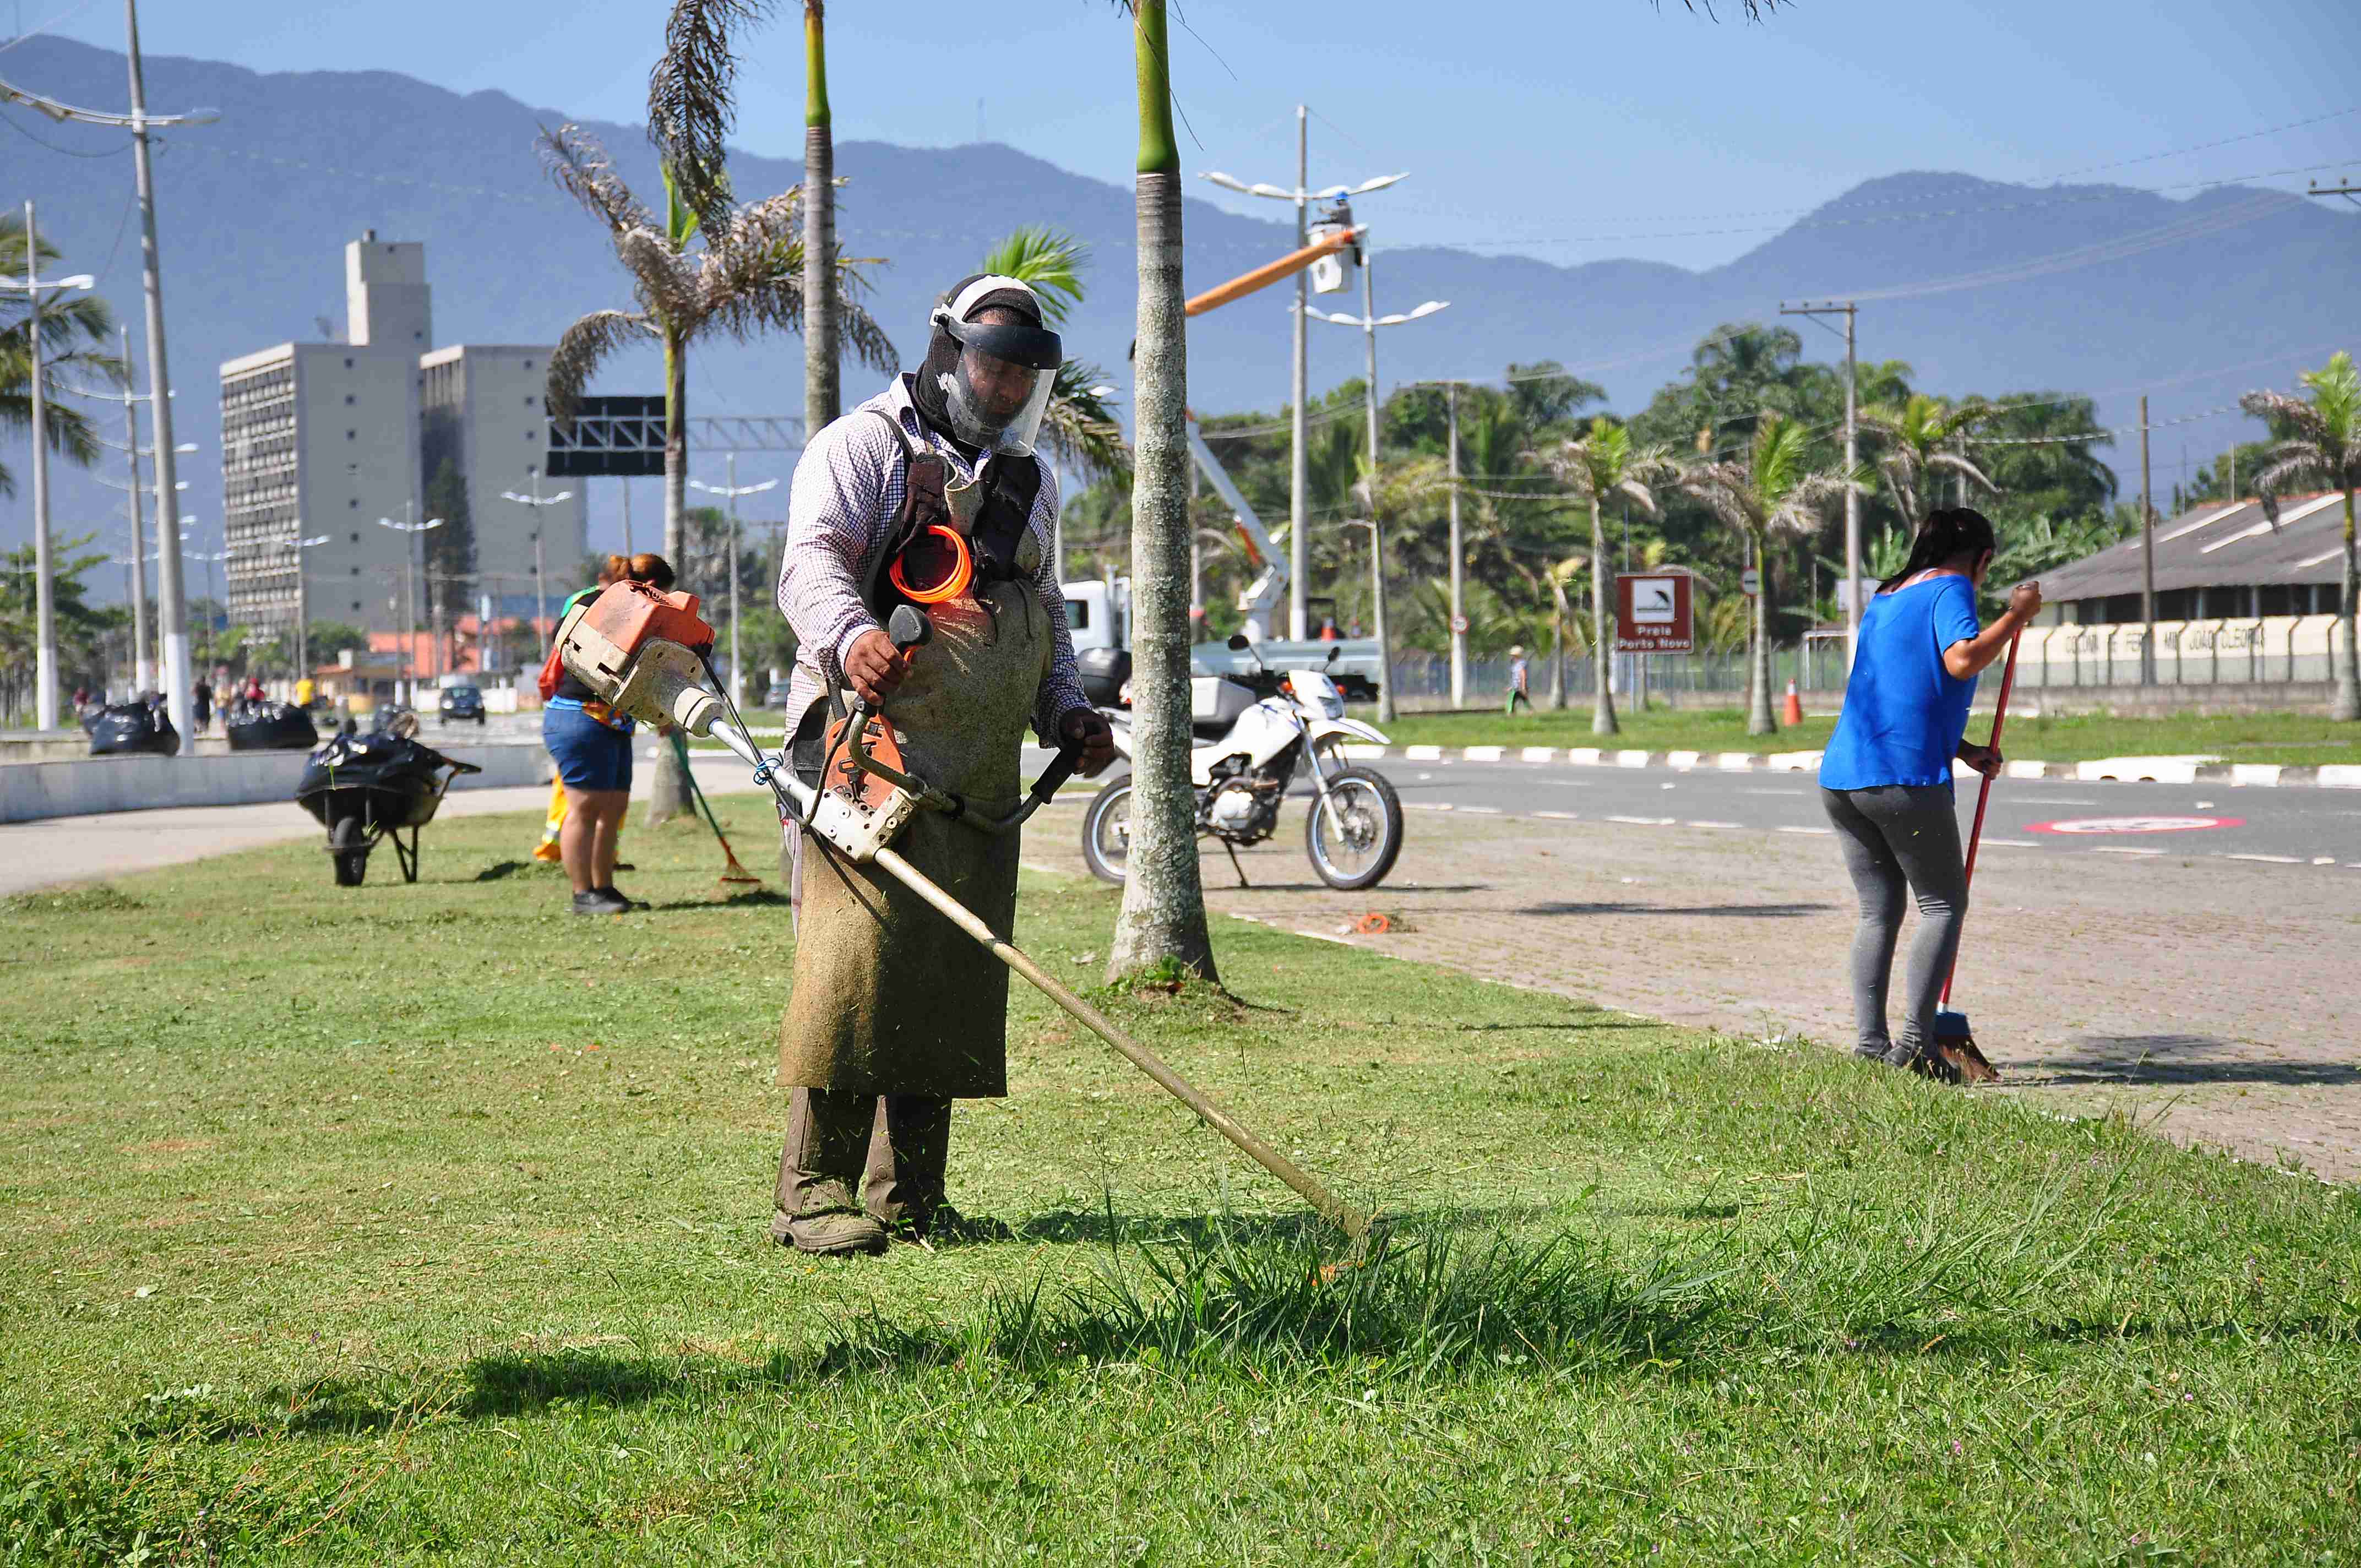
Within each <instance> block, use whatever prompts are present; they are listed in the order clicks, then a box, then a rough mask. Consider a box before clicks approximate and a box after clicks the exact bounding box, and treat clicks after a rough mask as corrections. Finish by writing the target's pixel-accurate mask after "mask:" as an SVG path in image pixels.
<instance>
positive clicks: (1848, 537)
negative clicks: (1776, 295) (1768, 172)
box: [1779, 300, 2147, 672]
mask: <svg viewBox="0 0 2361 1568" xmlns="http://www.w3.org/2000/svg"><path fill="white" fill-rule="evenodd" d="M1779 313H1780V314H1781V315H1783V316H1834V315H1841V316H1842V317H1844V319H1845V325H1844V340H1845V473H1846V475H1847V476H1848V477H1847V479H1846V483H1845V591H1844V597H1845V669H1846V670H1847V671H1848V672H1850V670H1851V669H1852V661H1853V655H1854V654H1855V653H1856V652H1858V651H1859V650H1860V647H1861V495H1860V493H1859V492H1858V491H1856V490H1855V489H1854V488H1853V487H1852V483H1851V479H1850V475H1851V473H1852V471H1853V469H1854V467H1855V466H1857V465H1858V464H1859V463H1860V461H1861V457H1860V433H1859V431H1858V429H1857V424H1858V422H1859V418H1860V411H1859V409H1858V408H1857V407H1856V406H1855V401H1856V400H1857V399H1858V398H1859V396H1860V388H1861V373H1860V364H1859V361H1858V360H1857V359H1856V357H1855V356H1854V332H1853V327H1854V323H1855V319H1856V318H1857V317H1858V316H1859V315H1860V313H1861V306H1860V305H1859V304H1858V303H1857V302H1854V301H1851V300H1847V301H1845V302H1843V303H1842V304H1839V303H1837V302H1835V301H1833V300H1831V301H1827V302H1822V303H1820V304H1817V305H1815V304H1812V303H1810V302H1808V301H1807V302H1805V303H1803V304H1801V305H1798V306H1796V307H1795V308H1794V309H1792V310H1791V309H1789V308H1788V307H1787V306H1785V305H1781V306H1780V307H1779ZM2140 422H2141V423H2142V424H2146V423H2147V419H2146V418H2145V417H2143V418H2142V419H2141V421H2140Z"/></svg>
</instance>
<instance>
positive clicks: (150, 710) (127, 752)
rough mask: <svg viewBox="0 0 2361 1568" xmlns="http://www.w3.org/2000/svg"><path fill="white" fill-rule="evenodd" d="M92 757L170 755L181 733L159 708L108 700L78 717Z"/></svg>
mask: <svg viewBox="0 0 2361 1568" xmlns="http://www.w3.org/2000/svg"><path fill="white" fill-rule="evenodd" d="M82 728H83V729H87V730H89V731H90V754H91V755H92V756H93V757H134V756H139V755H142V754H144V753H153V754H155V755H157V756H161V757H170V756H173V755H175V754H177V753H178V752H179V751H180V750H181V732H180V731H179V730H177V729H173V728H172V720H171V719H170V718H169V717H167V716H166V714H165V713H164V711H163V709H161V708H155V707H148V705H147V704H146V703H144V702H111V703H108V704H107V705H106V706H105V707H102V708H100V709H99V710H98V711H97V712H96V713H94V714H93V715H91V716H90V717H89V718H85V719H83V720H82Z"/></svg>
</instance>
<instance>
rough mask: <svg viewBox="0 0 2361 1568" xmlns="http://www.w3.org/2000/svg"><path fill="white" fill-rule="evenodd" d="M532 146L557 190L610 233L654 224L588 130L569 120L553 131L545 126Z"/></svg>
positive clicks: (619, 233)
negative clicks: (538, 152)
mask: <svg viewBox="0 0 2361 1568" xmlns="http://www.w3.org/2000/svg"><path fill="white" fill-rule="evenodd" d="M535 145H536V146H537V147H538V148H540V149H541V166H542V168H543V170H545V171H546V172H547V173H548V175H549V177H550V178H551V179H552V180H554V181H556V182H557V185H558V187H559V189H561V190H563V191H564V192H566V194H567V195H569V196H571V197H573V198H574V199H575V200H576V201H577V202H579V203H582V205H583V206H584V207H585V208H586V209H588V212H589V214H590V215H591V216H593V217H595V218H597V219H598V220H599V221H600V222H602V223H604V224H605V225H607V227H608V228H609V230H610V231H611V232H612V233H614V234H616V235H618V236H620V235H622V234H624V233H626V232H628V231H630V230H631V229H635V228H642V229H652V228H653V227H654V226H655V219H654V218H653V217H651V216H650V215H649V214H648V210H647V208H646V207H644V206H642V204H641V203H640V199H639V198H638V197H637V196H634V195H632V194H631V187H630V186H629V185H626V184H624V183H623V180H622V176H620V175H619V174H617V173H616V172H615V168H614V164H613V162H612V161H611V160H610V159H609V158H608V156H607V149H606V148H603V147H600V146H599V145H598V138H597V137H593V136H592V135H591V134H590V133H589V132H588V131H586V130H584V129H583V128H582V127H581V126H577V125H573V124H571V123H568V124H566V125H563V126H558V127H557V128H556V129H555V130H554V131H553V130H551V129H550V128H549V127H548V126H542V127H541V136H540V137H539V138H538V139H537V141H536V143H535Z"/></svg>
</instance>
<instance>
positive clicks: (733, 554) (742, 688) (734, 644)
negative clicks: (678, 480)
mask: <svg viewBox="0 0 2361 1568" xmlns="http://www.w3.org/2000/svg"><path fill="white" fill-rule="evenodd" d="M721 461H722V463H723V464H724V465H725V471H726V472H727V474H728V476H729V479H730V482H729V483H728V484H726V485H707V484H701V483H699V482H698V481H697V480H695V479H691V480H690V481H689V482H688V483H689V487H690V488H692V489H698V490H703V491H704V492H705V493H706V494H707V495H708V496H720V497H723V498H724V499H727V500H728V501H729V502H730V701H732V702H734V703H736V704H737V705H738V706H739V707H745V706H746V677H745V676H744V674H742V673H741V665H740V664H739V662H738V498H739V497H740V496H758V495H761V494H762V493H763V491H764V490H767V489H769V488H772V487H773V486H774V485H776V484H777V483H778V482H779V481H778V480H776V479H764V480H763V482H762V483H760V484H758V485H741V484H740V483H739V482H738V454H736V453H735V452H731V453H729V454H726V455H724V456H723V457H722V459H721Z"/></svg>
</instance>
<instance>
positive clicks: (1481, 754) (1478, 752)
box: [1460, 746, 1505, 762]
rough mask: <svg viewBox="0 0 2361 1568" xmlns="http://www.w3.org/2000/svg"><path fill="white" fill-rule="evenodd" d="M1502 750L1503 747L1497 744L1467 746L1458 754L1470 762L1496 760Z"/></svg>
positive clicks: (1497, 760)
mask: <svg viewBox="0 0 2361 1568" xmlns="http://www.w3.org/2000/svg"><path fill="white" fill-rule="evenodd" d="M1504 750H1505V748H1503V747H1499V746H1469V747H1466V748H1465V749H1464V750H1463V751H1461V752H1460V755H1461V756H1463V757H1466V759H1467V760H1468V761H1469V762H1499V760H1500V755H1501V752H1502V751H1504Z"/></svg>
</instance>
